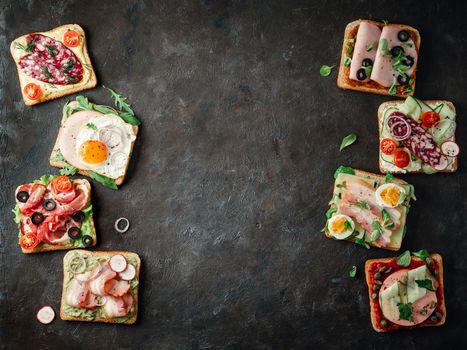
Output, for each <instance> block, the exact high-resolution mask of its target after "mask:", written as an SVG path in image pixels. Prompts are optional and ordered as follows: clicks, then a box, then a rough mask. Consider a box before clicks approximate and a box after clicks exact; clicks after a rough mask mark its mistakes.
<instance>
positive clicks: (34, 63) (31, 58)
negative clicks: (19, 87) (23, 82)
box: [19, 34, 83, 85]
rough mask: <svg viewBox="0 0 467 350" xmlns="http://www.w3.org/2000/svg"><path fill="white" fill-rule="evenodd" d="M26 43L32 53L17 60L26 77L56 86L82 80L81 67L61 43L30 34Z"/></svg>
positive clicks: (77, 60) (75, 57)
mask: <svg viewBox="0 0 467 350" xmlns="http://www.w3.org/2000/svg"><path fill="white" fill-rule="evenodd" d="M26 41H27V43H28V46H30V47H32V51H31V53H30V54H28V55H25V56H23V57H21V59H20V60H19V66H20V67H21V70H22V71H23V72H24V73H25V74H26V75H28V76H30V77H32V78H34V79H37V80H40V81H43V82H45V83H51V84H57V85H69V84H76V83H78V82H80V81H81V80H82V79H83V65H82V64H81V62H80V61H79V59H78V57H77V56H76V55H75V54H74V53H73V51H71V50H70V49H69V48H67V47H66V46H65V45H63V44H62V43H61V42H59V41H57V40H55V39H52V38H50V37H48V36H45V35H42V34H30V35H28V37H27V38H26Z"/></svg>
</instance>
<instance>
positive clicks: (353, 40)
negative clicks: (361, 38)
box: [345, 38, 355, 43]
mask: <svg viewBox="0 0 467 350" xmlns="http://www.w3.org/2000/svg"><path fill="white" fill-rule="evenodd" d="M345 41H347V42H348V43H354V42H355V39H354V38H348V39H345Z"/></svg>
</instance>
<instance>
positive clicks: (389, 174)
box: [384, 172, 394, 183]
mask: <svg viewBox="0 0 467 350" xmlns="http://www.w3.org/2000/svg"><path fill="white" fill-rule="evenodd" d="M392 180H394V175H392V174H391V173H389V172H388V173H387V174H386V176H385V177H384V181H385V182H386V183H388V182H391V181H392Z"/></svg>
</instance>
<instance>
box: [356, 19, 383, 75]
mask: <svg viewBox="0 0 467 350" xmlns="http://www.w3.org/2000/svg"><path fill="white" fill-rule="evenodd" d="M380 36H381V29H379V28H378V26H376V25H374V24H372V23H369V22H365V21H362V22H361V23H360V25H359V27H358V32H357V36H356V40H355V47H354V51H353V56H352V63H351V64H350V74H349V78H350V79H352V80H358V79H357V71H358V70H359V69H360V68H361V67H362V62H363V60H364V59H366V58H369V59H371V61H372V62H373V63H374V62H375V57H376V50H377V48H378V42H379V38H380ZM368 48H371V50H368ZM369 80H370V79H369V77H367V79H365V80H359V81H362V82H366V81H369Z"/></svg>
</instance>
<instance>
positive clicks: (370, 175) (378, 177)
mask: <svg viewBox="0 0 467 350" xmlns="http://www.w3.org/2000/svg"><path fill="white" fill-rule="evenodd" d="M354 172H355V174H354V175H355V176H358V177H362V178H367V179H372V180H374V181H377V182H379V183H382V182H384V181H385V176H384V175H380V174H374V173H370V172H367V171H363V170H358V169H354ZM337 183H338V182H337V179H336V181H335V183H334V190H333V198H335V196H337V195H338V194H339V193H340V189H339V188H338V187H337V186H336V185H337ZM391 183H395V184H401V185H407V184H408V183H407V182H406V181H404V180H401V179H398V178H394V179H392V180H391ZM409 201H410V199H409V198H407V199H406V202H405V203H406V204H407V205H408V204H409ZM330 208H336V205H335V204H334V203H330ZM407 212H408V210H407V209H404V212H403V213H402V215H401V218H400V220H401V225H400V228H399V229H398V230H397V231H395V232H394V234H397V237H399V236H401V237H400V240H399V239H397V240H395V241H391V243H390V244H389V245H387V246H384V247H383V246H379V245H377V243H376V242H366V243H367V244H368V245H370V246H372V247H376V248H383V249H387V250H393V251H398V250H399V249H400V247H401V245H402V240H403V238H404V237H403V230H404V226H405V220H406V216H407ZM323 232H324V234H325V236H326V237H328V238H331V239H334V238H333V236H331V234H330V233H329V232H328V231H327V229H324V230H323ZM343 241H350V242H354V243H355V242H356V237H354V236H350V237H349V238H346V239H343Z"/></svg>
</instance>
